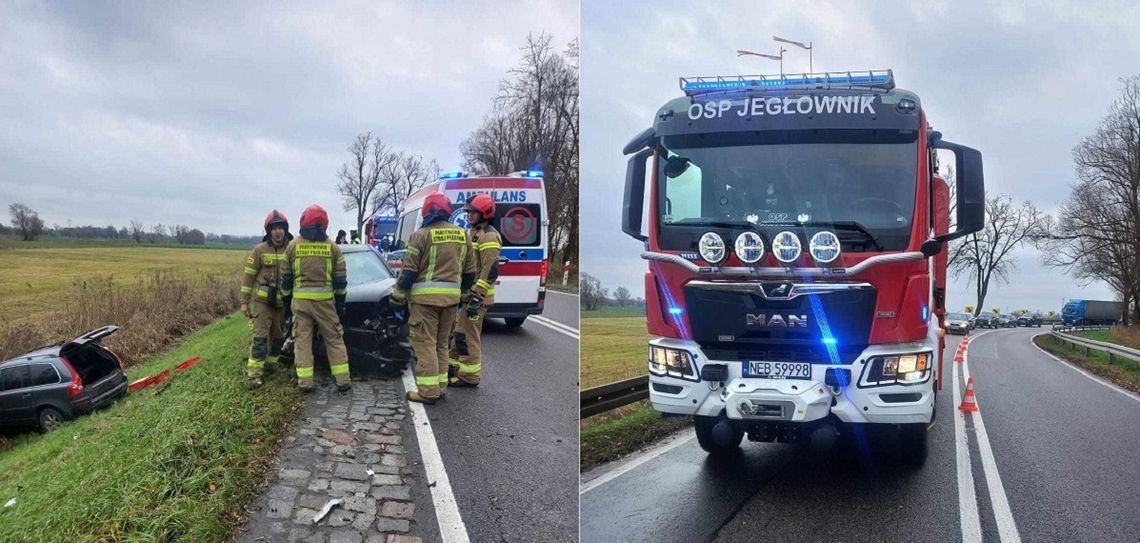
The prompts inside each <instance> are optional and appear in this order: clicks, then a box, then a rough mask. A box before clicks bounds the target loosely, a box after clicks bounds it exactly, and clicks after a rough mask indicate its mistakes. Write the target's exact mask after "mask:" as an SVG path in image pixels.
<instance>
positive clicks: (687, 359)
mask: <svg viewBox="0 0 1140 543" xmlns="http://www.w3.org/2000/svg"><path fill="white" fill-rule="evenodd" d="M649 373H652V374H654V375H668V376H670V377H680V378H681V379H688V380H690V381H700V377H698V376H697V371H696V368H695V367H693V358H692V356H691V355H690V354H689V352H688V351H685V350H683V349H671V348H669V347H658V346H656V345H650V346H649Z"/></svg>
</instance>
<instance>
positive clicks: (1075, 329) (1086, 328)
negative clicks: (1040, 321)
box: [1053, 324, 1112, 333]
mask: <svg viewBox="0 0 1140 543" xmlns="http://www.w3.org/2000/svg"><path fill="white" fill-rule="evenodd" d="M1109 328H1112V327H1111V326H1108V325H1105V324H1097V325H1091V324H1090V325H1087V326H1065V325H1064V324H1054V325H1053V331H1054V332H1065V333H1073V332H1088V331H1092V330H1108V329H1109Z"/></svg>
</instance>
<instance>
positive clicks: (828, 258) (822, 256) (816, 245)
mask: <svg viewBox="0 0 1140 543" xmlns="http://www.w3.org/2000/svg"><path fill="white" fill-rule="evenodd" d="M808 251H810V252H811V257H812V258H814V259H815V261H816V262H819V263H822V264H830V263H832V262H835V259H837V258H839V237H838V236H836V235H835V233H834V232H828V231H823V232H816V234H815V235H814V236H812V237H811V241H810V242H809V243H808Z"/></svg>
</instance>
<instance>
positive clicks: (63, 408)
mask: <svg viewBox="0 0 1140 543" xmlns="http://www.w3.org/2000/svg"><path fill="white" fill-rule="evenodd" d="M118 330H119V327H118V326H114V325H110V326H104V327H102V328H96V329H95V330H91V331H90V332H87V333H86V334H83V335H81V336H79V337H77V338H74V339H72V340H70V341H61V342H59V343H56V344H53V345H48V346H45V347H40V348H38V349H35V350H33V351H32V352H29V353H27V354H24V355H21V356H18V357H16V358H13V359H11V360H5V361H4V362H0V426H5V427H15V428H19V427H37V428H39V429H40V430H41V431H43V432H50V431H52V430H55V429H56V428H58V427H59V426H60V425H61V424H63V423H64V422H66V421H68V420H71V419H74V418H76V417H78V416H80V415H85V414H87V413H90V412H92V411H94V410H96V409H100V408H103V407H106V406H108V405H110V404H111V403H113V402H114V401H115V400H116V399H118V398H120V397H122V396H123V395H124V394H126V393H127V386H128V385H127V375H126V372H125V371H124V369H123V361H122V360H121V359H120V358H119V356H118V355H116V354H115V353H114V352H112V351H111V350H110V349H107V348H106V347H104V346H103V344H102V340H103V338H105V337H107V336H109V335H111V334H114V333H115V332H117V331H118Z"/></svg>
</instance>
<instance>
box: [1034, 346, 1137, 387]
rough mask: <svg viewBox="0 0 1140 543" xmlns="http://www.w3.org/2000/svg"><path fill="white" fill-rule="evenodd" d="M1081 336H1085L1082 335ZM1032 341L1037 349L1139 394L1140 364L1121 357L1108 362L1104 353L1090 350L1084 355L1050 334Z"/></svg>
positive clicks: (1081, 351)
mask: <svg viewBox="0 0 1140 543" xmlns="http://www.w3.org/2000/svg"><path fill="white" fill-rule="evenodd" d="M1104 334H1105V335H1106V336H1107V335H1108V332H1107V331H1105V332H1104ZM1081 335H1082V336H1085V334H1084V333H1082V334H1081ZM1086 337H1087V336H1086ZM1091 339H1095V340H1097V341H1111V340H1109V339H1104V340H1102V339H1099V338H1097V337H1093V338H1091ZM1033 341H1034V343H1036V344H1037V346H1038V347H1041V348H1042V349H1045V350H1046V351H1049V352H1051V353H1053V354H1055V355H1057V356H1059V357H1061V358H1064V359H1065V360H1068V361H1069V362H1072V363H1073V364H1076V365H1078V366H1080V367H1082V368H1085V369H1086V370H1089V371H1090V372H1092V373H1095V374H1097V375H1099V376H1101V377H1103V378H1105V379H1108V380H1109V381H1112V382H1113V383H1116V384H1117V385H1120V386H1121V387H1124V388H1126V389H1128V390H1132V391H1134V392H1138V393H1140V362H1137V361H1135V360H1129V359H1127V358H1121V357H1114V359H1113V361H1112V362H1109V360H1108V355H1107V354H1106V353H1101V352H1099V351H1095V350H1090V352H1089V354H1087V355H1086V354H1084V351H1083V350H1078V349H1073V348H1072V347H1070V346H1068V345H1066V344H1065V343H1062V342H1061V340H1059V339H1057V338H1056V337H1054V336H1053V335H1052V334H1043V335H1040V336H1037V337H1035V338H1034V339H1033ZM1081 349H1083V348H1081Z"/></svg>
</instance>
